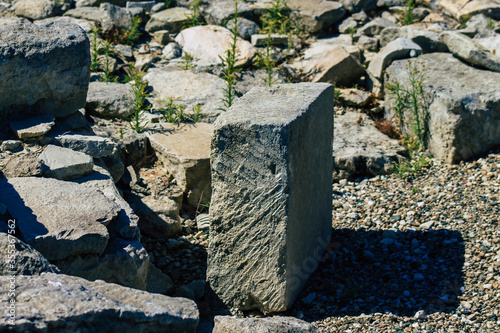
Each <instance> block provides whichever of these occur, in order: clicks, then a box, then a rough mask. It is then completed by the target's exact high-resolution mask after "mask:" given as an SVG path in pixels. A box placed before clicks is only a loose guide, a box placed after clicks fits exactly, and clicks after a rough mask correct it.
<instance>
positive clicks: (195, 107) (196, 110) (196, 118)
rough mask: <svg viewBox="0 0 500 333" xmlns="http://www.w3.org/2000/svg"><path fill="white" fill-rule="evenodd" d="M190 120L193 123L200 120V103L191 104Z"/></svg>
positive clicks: (201, 116)
mask: <svg viewBox="0 0 500 333" xmlns="http://www.w3.org/2000/svg"><path fill="white" fill-rule="evenodd" d="M190 118H191V120H192V121H193V123H197V122H199V121H200V119H201V118H203V115H202V114H201V106H200V104H199V103H198V104H196V105H193V114H192V116H190Z"/></svg>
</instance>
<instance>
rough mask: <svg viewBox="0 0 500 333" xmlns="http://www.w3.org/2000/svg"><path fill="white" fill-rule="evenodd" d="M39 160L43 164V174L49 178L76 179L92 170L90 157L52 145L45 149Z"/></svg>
mask: <svg viewBox="0 0 500 333" xmlns="http://www.w3.org/2000/svg"><path fill="white" fill-rule="evenodd" d="M39 158H40V159H41V160H42V162H43V167H42V169H43V174H44V176H45V177H49V178H56V179H60V180H71V179H78V178H81V177H83V176H87V175H89V174H91V173H92V170H93V168H94V160H93V159H92V157H91V156H89V155H87V154H84V153H80V152H77V151H74V150H71V149H68V148H63V147H58V146H54V145H48V146H47V147H45V149H44V150H43V152H42V153H41V154H40V157H39Z"/></svg>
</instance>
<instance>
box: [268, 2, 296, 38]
mask: <svg viewBox="0 0 500 333" xmlns="http://www.w3.org/2000/svg"><path fill="white" fill-rule="evenodd" d="M289 12H290V7H288V5H287V4H286V1H285V0H274V2H273V4H272V6H271V7H269V8H268V9H267V13H265V14H264V15H263V16H262V31H263V32H267V33H279V34H282V35H287V34H288V33H289V32H290V30H291V23H290V17H289V15H288V13H289Z"/></svg>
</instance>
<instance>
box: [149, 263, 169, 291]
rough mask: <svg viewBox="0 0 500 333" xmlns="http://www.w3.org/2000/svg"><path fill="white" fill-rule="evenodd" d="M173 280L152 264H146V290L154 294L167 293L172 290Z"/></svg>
mask: <svg viewBox="0 0 500 333" xmlns="http://www.w3.org/2000/svg"><path fill="white" fill-rule="evenodd" d="M174 288H175V286H174V282H173V281H172V279H170V278H169V277H168V276H167V275H165V274H163V272H162V271H161V270H160V269H159V268H157V267H156V266H155V265H153V264H151V263H150V264H149V266H148V278H147V281H146V291H147V292H148V293H155V294H169V293H171V292H172V291H173V290H174Z"/></svg>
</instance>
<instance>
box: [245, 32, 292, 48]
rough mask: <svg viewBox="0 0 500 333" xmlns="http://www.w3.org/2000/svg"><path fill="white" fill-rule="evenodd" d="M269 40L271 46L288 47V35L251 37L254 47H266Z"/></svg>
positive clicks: (257, 35) (258, 35)
mask: <svg viewBox="0 0 500 333" xmlns="http://www.w3.org/2000/svg"><path fill="white" fill-rule="evenodd" d="M268 40H269V45H275V46H286V45H288V35H280V34H271V35H269V36H268V35H266V34H255V35H252V37H251V42H252V45H253V46H266V45H267V43H268Z"/></svg>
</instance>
